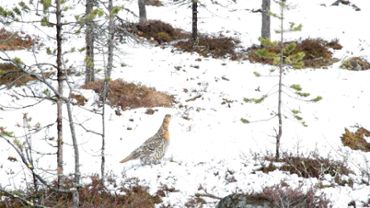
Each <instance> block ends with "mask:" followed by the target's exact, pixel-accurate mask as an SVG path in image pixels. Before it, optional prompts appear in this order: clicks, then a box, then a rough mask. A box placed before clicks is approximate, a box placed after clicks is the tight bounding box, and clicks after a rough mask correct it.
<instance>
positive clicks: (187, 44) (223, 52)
mask: <svg viewBox="0 0 370 208" xmlns="http://www.w3.org/2000/svg"><path fill="white" fill-rule="evenodd" d="M239 43H240V41H239V40H237V39H234V38H230V37H223V36H218V37H212V36H205V35H201V36H199V38H198V40H197V41H196V43H195V44H193V41H192V40H190V39H188V40H186V41H180V42H178V43H176V44H175V47H177V48H179V49H181V50H183V51H186V52H197V53H198V54H200V55H201V56H204V57H212V58H231V59H232V60H236V59H237V58H238V57H239V55H238V54H237V53H236V52H235V48H236V47H237V44H239Z"/></svg>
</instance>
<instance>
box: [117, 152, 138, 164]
mask: <svg viewBox="0 0 370 208" xmlns="http://www.w3.org/2000/svg"><path fill="white" fill-rule="evenodd" d="M138 157H139V154H138V153H137V152H136V151H134V152H132V153H131V154H129V155H128V156H127V157H125V158H124V159H123V160H121V161H120V163H125V162H127V161H129V160H135V159H137V158H138Z"/></svg>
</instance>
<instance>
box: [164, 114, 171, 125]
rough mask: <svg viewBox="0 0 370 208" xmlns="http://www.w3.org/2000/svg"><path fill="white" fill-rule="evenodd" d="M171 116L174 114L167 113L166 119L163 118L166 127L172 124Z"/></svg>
mask: <svg viewBox="0 0 370 208" xmlns="http://www.w3.org/2000/svg"><path fill="white" fill-rule="evenodd" d="M171 118H172V116H171V115H170V114H166V115H165V116H164V119H163V127H164V128H165V129H167V128H168V126H169V125H170V121H171Z"/></svg>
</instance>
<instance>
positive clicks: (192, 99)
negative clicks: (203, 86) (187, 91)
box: [185, 95, 202, 102]
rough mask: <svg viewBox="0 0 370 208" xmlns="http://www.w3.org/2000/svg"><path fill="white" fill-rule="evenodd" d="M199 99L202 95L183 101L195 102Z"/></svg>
mask: <svg viewBox="0 0 370 208" xmlns="http://www.w3.org/2000/svg"><path fill="white" fill-rule="evenodd" d="M201 97H202V95H197V96H195V97H192V98H189V99H187V100H185V102H190V101H194V100H196V99H198V98H201Z"/></svg>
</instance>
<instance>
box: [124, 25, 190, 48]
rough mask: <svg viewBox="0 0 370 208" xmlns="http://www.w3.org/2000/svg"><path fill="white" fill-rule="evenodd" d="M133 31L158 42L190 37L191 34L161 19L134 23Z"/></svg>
mask: <svg viewBox="0 0 370 208" xmlns="http://www.w3.org/2000/svg"><path fill="white" fill-rule="evenodd" d="M130 28H131V32H133V33H134V34H136V35H139V36H141V37H145V38H146V39H148V40H155V41H156V42H157V43H159V44H162V43H168V42H171V41H173V40H178V39H182V38H185V37H189V34H187V33H185V32H184V31H183V30H181V29H178V28H173V27H172V26H171V25H170V24H168V23H165V22H162V21H160V20H149V21H147V22H146V23H144V24H132V25H131V26H130Z"/></svg>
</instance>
